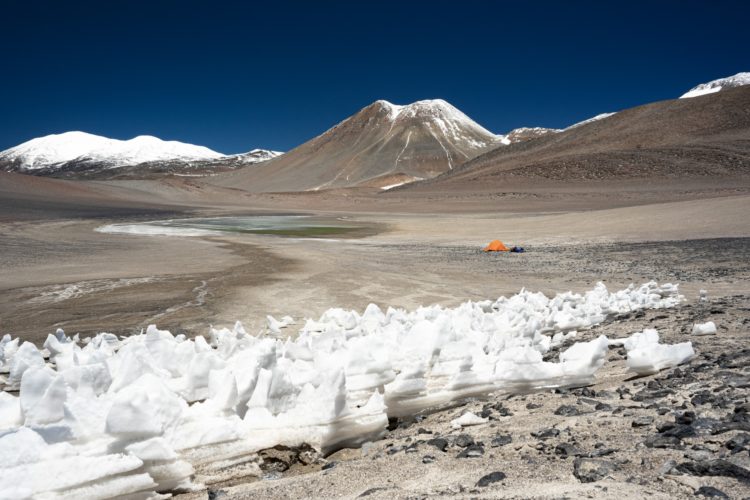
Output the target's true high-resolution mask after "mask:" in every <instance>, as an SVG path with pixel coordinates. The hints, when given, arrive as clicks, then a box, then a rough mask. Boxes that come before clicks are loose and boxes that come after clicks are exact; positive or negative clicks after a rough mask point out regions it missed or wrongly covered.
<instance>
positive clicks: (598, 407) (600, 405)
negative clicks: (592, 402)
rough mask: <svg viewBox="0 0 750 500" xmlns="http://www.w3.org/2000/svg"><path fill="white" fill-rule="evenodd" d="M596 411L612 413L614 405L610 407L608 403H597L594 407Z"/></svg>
mask: <svg viewBox="0 0 750 500" xmlns="http://www.w3.org/2000/svg"><path fill="white" fill-rule="evenodd" d="M594 410H596V411H612V410H613V408H612V405H609V404H607V403H597V404H596V406H594Z"/></svg>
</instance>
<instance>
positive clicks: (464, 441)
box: [453, 434, 474, 448]
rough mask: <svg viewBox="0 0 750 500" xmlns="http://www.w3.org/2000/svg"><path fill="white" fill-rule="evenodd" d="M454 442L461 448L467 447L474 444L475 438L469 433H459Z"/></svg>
mask: <svg viewBox="0 0 750 500" xmlns="http://www.w3.org/2000/svg"><path fill="white" fill-rule="evenodd" d="M453 444H454V445H456V446H458V447H459V448H466V447H467V446H471V445H472V444H474V438H473V437H471V436H470V435H468V434H459V435H458V436H456V437H455V438H454V439H453Z"/></svg>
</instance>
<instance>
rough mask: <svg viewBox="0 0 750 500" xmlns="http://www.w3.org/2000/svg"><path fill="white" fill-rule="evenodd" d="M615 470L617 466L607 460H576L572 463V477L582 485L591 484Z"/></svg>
mask: <svg viewBox="0 0 750 500" xmlns="http://www.w3.org/2000/svg"><path fill="white" fill-rule="evenodd" d="M615 469H617V464H615V463H614V462H610V461H609V460H601V459H594V458H581V457H579V458H576V459H575V461H574V462H573V475H574V476H575V477H576V478H578V480H579V481H580V482H582V483H593V482H594V481H599V480H600V479H603V478H605V477H607V475H609V473H610V472H612V471H613V470H615Z"/></svg>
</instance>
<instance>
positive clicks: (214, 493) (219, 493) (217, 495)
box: [208, 489, 229, 500]
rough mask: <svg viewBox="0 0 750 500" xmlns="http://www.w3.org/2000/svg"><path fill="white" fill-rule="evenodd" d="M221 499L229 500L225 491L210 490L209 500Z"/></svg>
mask: <svg viewBox="0 0 750 500" xmlns="http://www.w3.org/2000/svg"><path fill="white" fill-rule="evenodd" d="M220 498H229V497H228V496H227V492H226V491H225V490H211V489H209V490H208V500H219V499H220Z"/></svg>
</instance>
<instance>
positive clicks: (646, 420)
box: [630, 415, 654, 427]
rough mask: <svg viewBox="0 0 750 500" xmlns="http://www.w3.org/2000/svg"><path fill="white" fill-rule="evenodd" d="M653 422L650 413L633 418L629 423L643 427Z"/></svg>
mask: <svg viewBox="0 0 750 500" xmlns="http://www.w3.org/2000/svg"><path fill="white" fill-rule="evenodd" d="M653 423H654V417H652V416H650V415H643V416H641V417H636V418H634V419H633V422H632V423H631V424H630V425H631V426H633V427H645V426H647V425H651V424H653Z"/></svg>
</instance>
